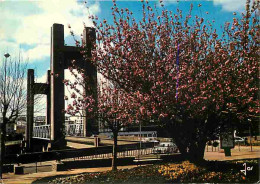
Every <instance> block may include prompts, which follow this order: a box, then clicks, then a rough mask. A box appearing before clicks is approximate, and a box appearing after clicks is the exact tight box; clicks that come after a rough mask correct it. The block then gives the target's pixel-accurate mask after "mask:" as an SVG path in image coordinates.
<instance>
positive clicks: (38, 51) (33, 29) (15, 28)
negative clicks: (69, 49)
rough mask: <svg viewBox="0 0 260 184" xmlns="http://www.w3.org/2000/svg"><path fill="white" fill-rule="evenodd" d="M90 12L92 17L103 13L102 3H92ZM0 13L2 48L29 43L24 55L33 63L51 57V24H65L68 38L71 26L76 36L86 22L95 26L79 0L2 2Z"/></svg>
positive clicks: (0, 3)
mask: <svg viewBox="0 0 260 184" xmlns="http://www.w3.org/2000/svg"><path fill="white" fill-rule="evenodd" d="M89 11H90V14H97V13H98V12H100V8H99V3H94V4H93V3H92V5H90V8H89ZM0 12H1V16H0V22H1V25H0V43H1V47H3V48H4V47H6V45H8V44H9V43H7V42H10V40H12V42H14V43H15V44H17V45H20V44H26V45H28V46H30V47H29V50H28V48H25V55H26V57H27V56H28V57H29V58H30V61H35V60H39V59H42V58H43V57H45V56H49V55H50V40H51V38H50V36H51V35H50V31H51V26H52V24H54V23H60V24H64V29H65V37H66V36H68V35H69V34H70V33H69V29H68V28H67V25H68V24H70V25H71V26H72V29H73V30H74V32H75V33H77V34H81V33H82V31H83V22H85V24H86V25H87V26H92V22H91V21H90V20H89V19H88V16H89V14H88V11H87V8H85V7H84V4H83V3H82V2H77V0H44V1H17V2H10V1H9V2H7V1H0ZM3 43H7V44H3ZM1 47H0V49H2V48H1ZM17 47H18V46H16V48H17ZM22 49H23V48H22Z"/></svg>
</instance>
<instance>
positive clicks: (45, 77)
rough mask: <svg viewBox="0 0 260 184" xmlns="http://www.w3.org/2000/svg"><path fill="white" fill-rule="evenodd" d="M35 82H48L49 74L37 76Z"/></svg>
mask: <svg viewBox="0 0 260 184" xmlns="http://www.w3.org/2000/svg"><path fill="white" fill-rule="evenodd" d="M35 82H37V83H46V82H47V74H44V75H43V76H41V77H37V78H36V79H35Z"/></svg>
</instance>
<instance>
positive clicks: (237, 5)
mask: <svg viewBox="0 0 260 184" xmlns="http://www.w3.org/2000/svg"><path fill="white" fill-rule="evenodd" d="M213 3H214V5H220V6H222V10H224V11H229V12H242V11H244V10H245V5H246V0H213Z"/></svg>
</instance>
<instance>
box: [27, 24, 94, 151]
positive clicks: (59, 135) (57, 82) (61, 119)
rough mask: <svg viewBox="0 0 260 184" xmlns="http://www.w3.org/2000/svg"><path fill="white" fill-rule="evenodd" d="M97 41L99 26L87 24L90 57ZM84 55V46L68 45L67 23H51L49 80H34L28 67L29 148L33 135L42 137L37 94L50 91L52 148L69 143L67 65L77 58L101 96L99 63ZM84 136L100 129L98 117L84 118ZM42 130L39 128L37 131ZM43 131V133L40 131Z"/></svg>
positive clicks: (85, 34)
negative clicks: (36, 116) (36, 119)
mask: <svg viewBox="0 0 260 184" xmlns="http://www.w3.org/2000/svg"><path fill="white" fill-rule="evenodd" d="M94 41H95V29H94V28H90V27H85V29H84V30H83V40H82V42H83V45H84V46H85V51H87V52H86V54H87V57H86V58H90V57H91V49H92V46H93V43H94ZM86 58H83V55H82V54H81V47H77V46H66V45H64V26H63V25H62V24H53V26H52V27H51V60H50V71H49V72H48V81H47V83H46V84H43V83H35V82H34V72H33V70H32V69H29V70H28V84H27V102H28V103H27V131H26V141H27V148H29V149H31V148H32V147H33V145H32V139H33V138H41V136H40V135H35V134H36V132H34V131H33V119H34V118H33V109H34V101H33V98H34V95H35V94H45V95H47V113H46V121H47V124H49V125H50V128H49V130H48V129H45V131H46V130H47V131H48V132H49V137H48V136H46V135H45V138H47V139H49V140H50V143H51V148H52V149H61V148H64V147H65V146H66V141H65V134H64V131H65V113H64V108H65V102H64V92H65V91H64V83H63V80H64V69H67V68H68V67H70V66H71V65H72V64H71V61H72V60H75V61H76V62H75V64H76V65H77V66H78V67H80V68H82V69H84V71H85V75H86V76H88V78H89V79H90V86H89V87H90V88H91V89H92V90H91V91H92V92H93V93H94V96H95V98H96V99H97V71H96V68H95V66H93V65H92V64H91V63H90V62H88V61H87V60H86ZM83 129H84V130H83V132H84V136H88V135H91V134H92V133H97V132H98V126H97V121H95V120H94V119H87V118H84V121H83ZM37 132H38V133H39V132H40V131H39V130H38V131H37ZM40 134H41V135H42V133H41V132H40Z"/></svg>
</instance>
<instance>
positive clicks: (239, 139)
mask: <svg viewBox="0 0 260 184" xmlns="http://www.w3.org/2000/svg"><path fill="white" fill-rule="evenodd" d="M234 139H235V142H239V143H244V142H245V138H242V137H234Z"/></svg>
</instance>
